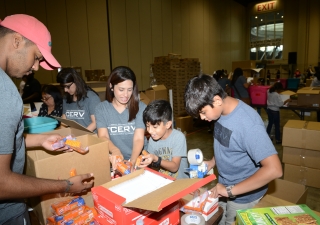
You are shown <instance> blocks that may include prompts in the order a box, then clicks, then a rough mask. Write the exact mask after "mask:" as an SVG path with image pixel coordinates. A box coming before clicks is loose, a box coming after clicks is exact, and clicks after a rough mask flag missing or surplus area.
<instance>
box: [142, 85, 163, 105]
mask: <svg viewBox="0 0 320 225" xmlns="http://www.w3.org/2000/svg"><path fill="white" fill-rule="evenodd" d="M145 94H146V96H147V97H148V98H149V100H150V102H151V101H153V100H156V99H164V100H168V90H167V88H166V87H165V86H164V85H162V84H160V85H155V86H152V87H150V88H148V89H147V90H146V91H145Z"/></svg>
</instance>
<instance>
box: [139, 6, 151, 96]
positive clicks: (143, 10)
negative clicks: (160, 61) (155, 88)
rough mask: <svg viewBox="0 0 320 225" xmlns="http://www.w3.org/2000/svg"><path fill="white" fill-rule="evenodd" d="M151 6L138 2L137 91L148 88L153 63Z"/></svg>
mask: <svg viewBox="0 0 320 225" xmlns="http://www.w3.org/2000/svg"><path fill="white" fill-rule="evenodd" d="M150 9H151V4H150V1H145V0H139V20H140V40H141V43H140V44H141V77H142V78H141V79H142V80H141V85H140V84H139V90H146V89H147V88H148V87H149V86H150V79H149V72H150V64H151V63H153V54H152V53H153V49H152V34H151V10H150Z"/></svg>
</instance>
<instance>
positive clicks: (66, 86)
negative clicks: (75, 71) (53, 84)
mask: <svg viewBox="0 0 320 225" xmlns="http://www.w3.org/2000/svg"><path fill="white" fill-rule="evenodd" d="M71 85H73V82H71V84H69V85H60V86H61V87H62V88H63V89H65V88H67V89H70V87H71Z"/></svg>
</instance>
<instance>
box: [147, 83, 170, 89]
mask: <svg viewBox="0 0 320 225" xmlns="http://www.w3.org/2000/svg"><path fill="white" fill-rule="evenodd" d="M166 89H167V88H166V87H165V86H164V85H163V84H159V85H154V86H152V87H150V88H148V89H147V90H155V91H161V90H166Z"/></svg>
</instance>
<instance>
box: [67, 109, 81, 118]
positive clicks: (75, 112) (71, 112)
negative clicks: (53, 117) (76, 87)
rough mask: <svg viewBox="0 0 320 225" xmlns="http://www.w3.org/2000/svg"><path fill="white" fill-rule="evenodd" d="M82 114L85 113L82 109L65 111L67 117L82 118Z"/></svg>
mask: <svg viewBox="0 0 320 225" xmlns="http://www.w3.org/2000/svg"><path fill="white" fill-rule="evenodd" d="M84 114H85V111H84V110H68V111H67V112H66V117H67V118H77V119H83V116H84Z"/></svg>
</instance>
